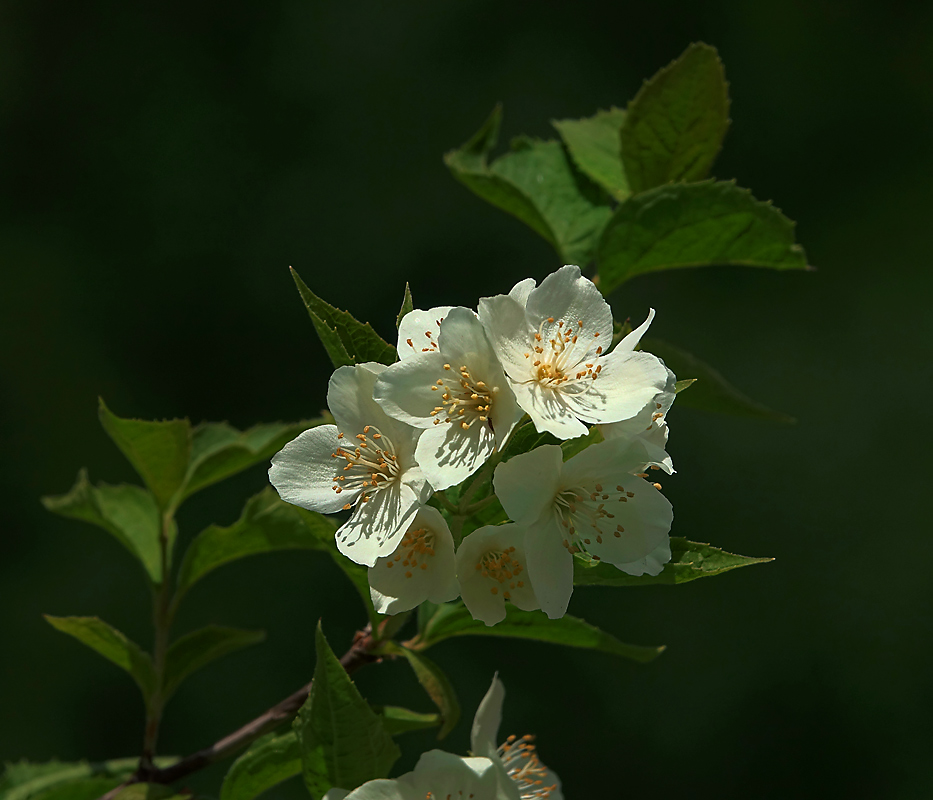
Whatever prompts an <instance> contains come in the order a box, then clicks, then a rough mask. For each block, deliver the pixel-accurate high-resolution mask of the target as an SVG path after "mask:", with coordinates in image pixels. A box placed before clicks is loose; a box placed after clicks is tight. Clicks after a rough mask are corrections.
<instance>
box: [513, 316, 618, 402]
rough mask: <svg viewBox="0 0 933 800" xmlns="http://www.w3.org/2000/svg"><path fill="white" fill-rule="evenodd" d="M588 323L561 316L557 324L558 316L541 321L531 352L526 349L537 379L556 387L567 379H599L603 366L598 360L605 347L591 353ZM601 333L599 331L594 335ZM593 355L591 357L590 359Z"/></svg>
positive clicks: (595, 336) (534, 377) (533, 378)
mask: <svg viewBox="0 0 933 800" xmlns="http://www.w3.org/2000/svg"><path fill="white" fill-rule="evenodd" d="M545 325H546V326H547V328H546V329H545ZM584 327H585V326H584V324H583V320H582V319H580V320H577V322H576V325H574V324H572V323H569V322H564V320H561V321H560V322H558V323H557V324H556V327H555V323H554V317H548V318H547V319H546V320H542V321H541V324H540V325H539V326H538V332H537V333H535V335H534V339H533V340H532V345H531V352H528V353H525V358H527V359H528V360H529V361H530V362H531V367H532V370H531V375H532V380H533V381H537V382H538V383H543V384H545V385H546V386H551V387H554V388H556V387H558V386H560V385H561V384H563V383H566V382H567V381H579V380H583V379H585V378H590V379H592V380H596V378H598V377H599V373H600V371H601V370H602V368H603V367H602V364H597V363H596V362H597V361H598V359H599V356H601V355H602V352H603V348H602V347H601V346H600V347H597V348H596V353H595V355H592V354H591V353H590V350H589V347H588V344H589V340H590V337H589V334H587V333H585V332H584ZM598 336H599V332H598V331H597V332H596V333H594V334H593V337H592V338H594V339H595V338H597V337H598ZM590 355H592V358H591V361H590V362H586V359H587V358H588V357H590Z"/></svg>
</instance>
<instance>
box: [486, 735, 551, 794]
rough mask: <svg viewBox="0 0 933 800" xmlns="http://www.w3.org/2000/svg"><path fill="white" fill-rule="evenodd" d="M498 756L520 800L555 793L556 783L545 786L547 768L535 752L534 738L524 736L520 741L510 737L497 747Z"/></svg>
mask: <svg viewBox="0 0 933 800" xmlns="http://www.w3.org/2000/svg"><path fill="white" fill-rule="evenodd" d="M498 754H499V758H501V759H502V763H503V765H504V766H505V769H506V772H508V773H509V777H510V778H511V779H512V780H513V781H515V783H516V784H518V791H519V793H520V796H521V798H522V800H532V798H546V797H550V796H551V793H552V792H556V791H557V784H556V783H555V784H551V785H545V780H547V777H548V774H547V768H546V767H545V766H544V764H542V763H541V761H540V759H539V758H538V753H537V752H536V751H535V746H534V736H528V735H526V736H523V737H522V738H521V739H519V738H518V737H516V736H510V737H509V738H508V739H506V740H505V743H504V744H501V745H499V749H498Z"/></svg>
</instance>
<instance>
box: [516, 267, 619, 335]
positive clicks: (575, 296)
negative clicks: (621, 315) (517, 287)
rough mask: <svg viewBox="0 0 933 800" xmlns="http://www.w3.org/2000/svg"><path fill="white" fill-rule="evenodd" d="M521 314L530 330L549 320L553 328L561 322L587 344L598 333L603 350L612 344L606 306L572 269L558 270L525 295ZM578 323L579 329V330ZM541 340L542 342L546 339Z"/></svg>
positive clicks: (585, 280)
mask: <svg viewBox="0 0 933 800" xmlns="http://www.w3.org/2000/svg"><path fill="white" fill-rule="evenodd" d="M525 313H526V317H527V319H528V321H529V323H530V324H531V327H533V328H534V329H536V330H537V327H538V324H539V323H541V322H547V320H548V319H549V318H551V317H553V318H554V320H555V321H554V323H553V325H555V326H556V325H558V323H560V322H563V323H564V325H565V326H570V328H571V329H572V330H574V332H579V334H580V336H583V337H586V338H587V340H590V339H593V338H596V337H594V334H596V333H598V334H599V338H601V340H602V341H604V342H606V343H607V346H608V343H609V342H610V341H612V311H611V310H610V309H609V304H608V303H607V302H606V300H605V298H604V297H603V295H602V293H601V292H600V291H599V289H597V288H596V286H595V285H594V284H593V282H592V281H591V280H589V278H584V277H583V276H582V275H581V274H580V268H579V267H576V266H572V265H567V266H565V267H561V268H560V269H559V270H557V272H553V273H551V274H550V275H548V276H547V277H546V278H545V279H544V280H543V281H541V285H540V286H539V287H538V288H537V289H535V290H534V291H533V292H531V293H530V294H529V295H528V302H527V305H526V306H525ZM580 322H582V323H583V325H582V326H579V324H578V323H580ZM565 329H566V327H565ZM555 330H556V328H555ZM542 335H543V334H542ZM544 338H545V340H546V339H548V338H550V337H549V336H544Z"/></svg>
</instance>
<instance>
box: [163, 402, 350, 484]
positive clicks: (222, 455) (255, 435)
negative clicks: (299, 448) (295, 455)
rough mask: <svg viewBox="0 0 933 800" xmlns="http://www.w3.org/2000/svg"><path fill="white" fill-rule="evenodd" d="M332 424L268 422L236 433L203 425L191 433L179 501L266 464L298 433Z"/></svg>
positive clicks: (215, 425) (222, 425)
mask: <svg viewBox="0 0 933 800" xmlns="http://www.w3.org/2000/svg"><path fill="white" fill-rule="evenodd" d="M328 422H332V419H329V418H325V417H320V418H318V419H313V420H305V421H302V422H291V423H285V422H272V423H265V424H262V425H255V426H253V427H252V428H249V429H248V430H245V431H239V430H237V429H236V428H234V427H232V426H230V425H228V424H227V423H226V422H205V423H202V424H200V425H198V426H196V427H195V428H194V429H193V430H192V432H191V461H190V463H189V465H188V471H187V473H186V475H185V482H184V490H183V492H182V495H181V499H182V500H183V499H185V498H187V497H190V496H191V495H193V494H194V493H195V492H198V491H200V490H201V489H204V488H205V487H207V486H210V485H211V484H214V483H217V482H218V481H222V480H224V479H225V478H229V477H230V476H231V475H236V474H237V473H238V472H242V471H243V470H245V469H248V468H249V467H251V466H253V465H254V464H259V463H261V462H264V461H268V460H269V459H270V458H272V456H274V455H275V454H276V453H277V452H278V451H279V450H281V449H282V448H283V447H284V446H285V445H286V444H288V442H290V441H291V440H292V439H294V438H295V437H296V436H298V434H299V433H302V432H303V431H306V430H308V428H313V427H315V426H317V425H324V424H326V423H328Z"/></svg>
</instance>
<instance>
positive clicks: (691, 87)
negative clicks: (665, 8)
mask: <svg viewBox="0 0 933 800" xmlns="http://www.w3.org/2000/svg"><path fill="white" fill-rule="evenodd" d="M728 127H729V85H728V84H727V83H726V76H725V72H724V71H723V67H722V62H721V61H720V60H719V54H718V53H717V52H716V49H715V48H713V47H710V46H708V45H705V44H692V45H690V47H688V48H687V49H686V51H685V52H684V53H683V55H681V56H680V58H678V59H677V60H676V61H674V62H672V63H671V64H669V65H668V66H667V67H665V68H664V69H662V70H661V71H660V72H658V73H657V74H656V75H655V76H654V77H653V78H652V79H651V80H649V81H646V82H645V84H644V85H643V86H642V88H641V91H639V93H638V94H637V95H636V96H635V99H634V100H633V101H632V102H631V103H629V106H628V111H627V114H626V116H625V122H624V124H623V125H622V133H621V136H622V163H623V164H624V170H625V174H626V175H627V177H628V182H629V185H630V186H631V190H632V191H633V192H635V193H638V192H644V191H646V190H648V189H653V188H654V187H655V186H661V185H663V184H665V183H668V182H670V181H695V180H699V179H700V178H705V177H706V175H707V173H708V172H709V170H710V168H711V167H712V166H713V161H715V160H716V156H717V155H718V154H719V149H720V148H721V147H722V140H723V137H724V136H725V135H726V130H727V129H728Z"/></svg>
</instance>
